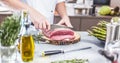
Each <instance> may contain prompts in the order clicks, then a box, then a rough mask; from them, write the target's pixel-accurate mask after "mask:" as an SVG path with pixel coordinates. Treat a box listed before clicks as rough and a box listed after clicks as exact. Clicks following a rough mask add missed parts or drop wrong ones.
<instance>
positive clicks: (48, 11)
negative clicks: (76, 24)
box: [22, 0, 65, 24]
mask: <svg viewBox="0 0 120 63" xmlns="http://www.w3.org/2000/svg"><path fill="white" fill-rule="evenodd" d="M22 1H23V2H25V3H27V4H28V5H30V6H32V7H33V8H34V9H36V10H37V11H38V12H40V13H41V14H42V15H44V16H45V17H46V18H47V20H48V21H49V23H51V24H52V23H53V19H54V10H55V6H56V4H57V3H59V2H63V1H65V0H22Z"/></svg>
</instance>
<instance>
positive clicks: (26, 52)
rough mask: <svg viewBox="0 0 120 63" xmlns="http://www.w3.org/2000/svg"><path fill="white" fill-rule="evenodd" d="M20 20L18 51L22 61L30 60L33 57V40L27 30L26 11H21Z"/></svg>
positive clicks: (28, 24)
mask: <svg viewBox="0 0 120 63" xmlns="http://www.w3.org/2000/svg"><path fill="white" fill-rule="evenodd" d="M21 20H22V21H21V22H22V23H21V31H20V32H22V33H21V42H20V53H21V57H22V60H23V61H24V62H30V61H33V58H34V40H33V37H32V35H31V33H30V30H29V26H30V23H29V22H28V12H27V11H22V15H21Z"/></svg>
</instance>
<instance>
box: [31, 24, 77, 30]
mask: <svg viewBox="0 0 120 63" xmlns="http://www.w3.org/2000/svg"><path fill="white" fill-rule="evenodd" d="M31 25H33V26H34V24H33V23H31ZM50 26H51V29H55V28H68V29H71V30H75V28H73V27H67V26H64V25H57V24H51V25H50Z"/></svg>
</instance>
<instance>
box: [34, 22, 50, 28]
mask: <svg viewBox="0 0 120 63" xmlns="http://www.w3.org/2000/svg"><path fill="white" fill-rule="evenodd" d="M34 26H35V28H36V29H41V30H50V24H49V22H47V21H42V22H37V23H36V22H34Z"/></svg>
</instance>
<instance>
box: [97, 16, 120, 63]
mask: <svg viewBox="0 0 120 63" xmlns="http://www.w3.org/2000/svg"><path fill="white" fill-rule="evenodd" d="M106 27H107V35H106V42H105V47H104V50H102V51H99V52H100V53H101V54H102V55H104V56H105V57H106V58H107V59H108V60H106V62H107V63H111V62H112V63H120V62H119V60H118V59H119V55H120V53H119V52H120V18H119V19H118V21H117V22H115V21H114V20H113V19H111V22H110V23H108V24H106ZM109 60H110V61H111V62H109Z"/></svg>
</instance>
